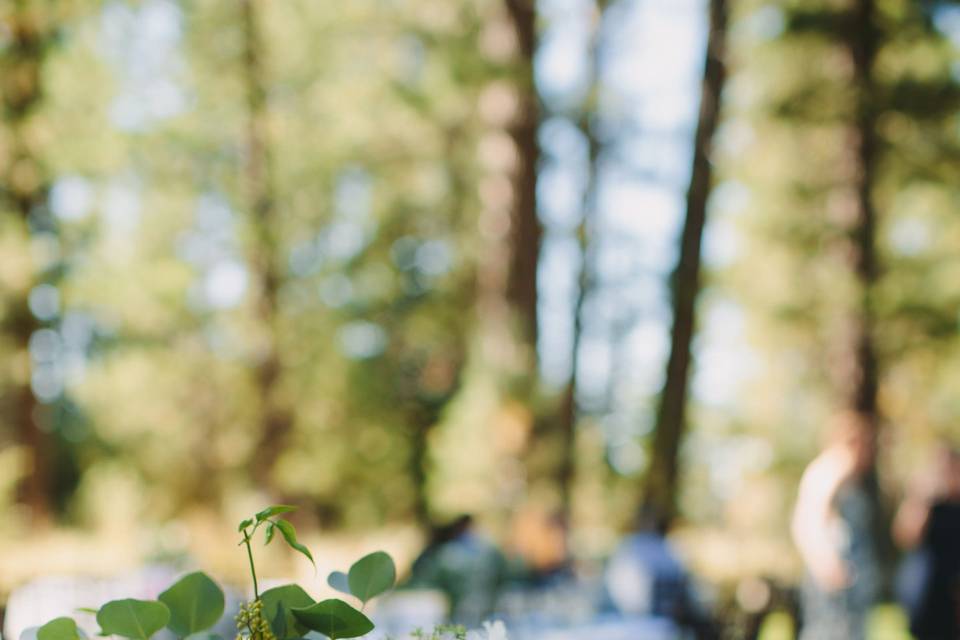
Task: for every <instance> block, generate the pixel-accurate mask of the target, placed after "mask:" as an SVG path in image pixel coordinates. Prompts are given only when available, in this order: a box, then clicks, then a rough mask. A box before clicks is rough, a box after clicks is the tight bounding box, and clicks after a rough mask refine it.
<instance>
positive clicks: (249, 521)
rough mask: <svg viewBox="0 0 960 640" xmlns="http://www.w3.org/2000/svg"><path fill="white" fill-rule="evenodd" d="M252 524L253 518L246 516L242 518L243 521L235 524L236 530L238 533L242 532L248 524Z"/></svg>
mask: <svg viewBox="0 0 960 640" xmlns="http://www.w3.org/2000/svg"><path fill="white" fill-rule="evenodd" d="M252 524H253V519H252V518H247V519H246V520H244V521H243V522H241V523H240V524H239V525H237V531H238V532H239V533H243V530H244V529H246V528H247V527H249V526H250V525H252Z"/></svg>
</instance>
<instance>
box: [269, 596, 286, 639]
mask: <svg viewBox="0 0 960 640" xmlns="http://www.w3.org/2000/svg"><path fill="white" fill-rule="evenodd" d="M270 628H271V629H273V635H275V636H276V637H278V638H286V637H287V608H286V607H285V606H283V602H282V601H281V602H278V603H277V615H275V616H273V617H272V618H270Z"/></svg>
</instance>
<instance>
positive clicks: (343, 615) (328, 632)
mask: <svg viewBox="0 0 960 640" xmlns="http://www.w3.org/2000/svg"><path fill="white" fill-rule="evenodd" d="M293 615H294V616H295V617H296V618H297V620H299V621H300V622H301V623H302V624H303V625H304V626H306V627H307V628H308V629H311V630H312V631H318V632H320V633H322V634H323V635H325V636H327V637H328V638H330V639H331V640H338V639H339V638H357V637H359V636H362V635H364V634H367V633H370V632H371V631H373V623H372V622H371V621H370V619H369V618H368V617H367V616H365V615H363V614H362V613H360V612H359V611H357V610H356V609H354V608H353V607H351V606H350V605H349V604H347V603H346V602H344V601H343V600H337V599H330V600H324V601H323V602H318V603H317V604H315V605H312V606H310V607H307V608H305V609H294V610H293Z"/></svg>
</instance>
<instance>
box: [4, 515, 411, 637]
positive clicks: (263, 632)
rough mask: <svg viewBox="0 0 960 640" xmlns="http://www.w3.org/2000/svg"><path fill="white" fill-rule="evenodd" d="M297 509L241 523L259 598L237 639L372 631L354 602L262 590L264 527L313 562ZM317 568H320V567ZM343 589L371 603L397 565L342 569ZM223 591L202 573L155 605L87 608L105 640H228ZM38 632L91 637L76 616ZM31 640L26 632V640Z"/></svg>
mask: <svg viewBox="0 0 960 640" xmlns="http://www.w3.org/2000/svg"><path fill="white" fill-rule="evenodd" d="M295 509H296V507H291V506H288V505H274V506H272V507H267V508H266V509H264V510H262V511H260V512H259V513H257V514H255V515H254V516H253V517H252V518H248V519H246V520H244V521H243V522H241V523H240V525H239V526H238V527H237V531H238V532H239V533H240V535H241V540H240V545H242V546H244V547H246V551H247V560H248V561H249V562H250V577H251V578H253V594H254V599H253V601H252V602H249V603H247V604H245V605H243V606H242V607H241V609H240V613H239V615H238V616H237V619H236V622H237V640H301V639H302V638H303V637H304V636H305V635H306V634H308V633H309V632H311V631H315V632H318V633H322V634H323V635H325V636H326V637H328V638H330V640H340V638H357V637H360V636H362V635H365V634H367V633H369V632H371V631H373V628H374V625H373V622H372V621H371V620H370V619H369V618H367V616H365V615H364V614H363V612H362V611H358V610H357V609H355V608H354V607H353V606H352V605H350V604H347V603H346V602H344V601H343V600H339V599H337V598H329V599H327V600H323V601H321V602H315V601H314V600H313V598H311V597H310V595H309V594H307V592H306V591H304V590H303V589H302V588H300V587H299V586H297V585H295V584H286V585H282V586H279V587H274V588H272V589H268V590H267V591H264V592H263V593H260V587H259V585H258V584H257V569H256V566H255V565H254V562H253V546H252V545H251V542H252V541H253V536H254V534H255V533H256V532H257V529H259V528H260V527H263V528H264V535H265V539H264V544H270V542H271V541H272V540H273V537H274V535H275V533H276V532H277V531H279V532H280V535H282V536H283V539H284V540H285V541H286V543H287V544H288V545H289V546H290V547H291V548H292V549H294V550H295V551H297V552H298V553H302V554H303V555H304V556H306V557H307V559H309V560H310V562H311V563H312V564H313V556H312V555H311V554H310V550H309V549H307V548H306V547H305V546H303V545H302V544H300V542H298V541H297V532H296V530H295V529H294V528H293V525H292V524H290V523H289V522H288V521H287V520H284V519H283V518H279V517H278V516H280V515H283V514H284V513H289V512H291V511H294V510H295ZM314 567H316V564H314ZM327 581H328V583H329V584H330V585H331V586H333V587H334V588H336V589H339V590H340V591H343V592H344V593H346V594H348V595H350V596H352V597H353V598H356V600H358V601H359V602H360V603H361V609H362V608H363V605H366V603H367V602H369V601H370V600H371V599H372V598H374V597H376V596H378V595H380V594H381V593H383V592H385V591H387V590H389V589H391V588H392V587H393V585H394V582H395V581H396V567H395V566H394V564H393V560H392V559H391V558H390V556H388V555H387V554H386V553H384V552H382V551H375V552H374V553H371V554H369V555H366V556H364V557H363V558H361V559H360V560H358V561H357V562H355V563H354V564H353V566H351V567H350V571H349V572H348V573H342V572H339V571H335V572H333V573H332V574H330V577H329V578H328V579H327ZM224 604H225V599H224V593H223V590H222V589H221V588H220V587H219V586H218V585H217V583H216V582H214V581H213V580H212V579H211V578H210V576H208V575H207V574H205V573H202V572H199V571H198V572H195V573H191V574H188V575H185V576H183V577H182V578H180V580H178V581H177V582H175V583H174V584H173V585H171V586H170V588H169V589H167V590H166V591H164V592H163V593H161V594H160V595H159V596H158V597H157V599H156V600H136V599H133V598H125V599H122V600H111V601H110V602H108V603H106V604H104V605H103V606H102V607H100V608H99V609H83V611H86V612H88V613H94V614H96V617H97V624H99V625H100V634H99V635H101V636H117V637H120V638H126V639H128V640H151V639H152V638H153V636H154V635H155V634H156V633H158V632H159V631H161V630H163V629H167V630H168V631H169V632H170V633H172V634H173V635H174V636H176V637H177V638H187V637H191V638H196V639H197V640H200V635H199V634H203V635H204V638H203V640H221V638H220V636H218V635H215V634H213V633H210V632H209V630H210V629H211V628H213V627H214V626H215V625H216V624H217V623H218V622H219V621H220V618H221V617H222V616H223V611H224ZM32 631H35V632H36V640H86V638H87V636H86V634H84V633H83V631H82V630H81V629H80V627H79V626H78V625H77V623H76V621H75V620H73V619H72V618H67V617H64V618H56V619H54V620H51V621H50V622H48V623H46V624H45V625H43V626H41V627H39V628H35V629H32V630H28V632H32ZM27 637H29V636H28V635H27V632H24V635H23V636H21V639H20V640H25V638H27Z"/></svg>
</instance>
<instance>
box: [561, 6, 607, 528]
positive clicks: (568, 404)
mask: <svg viewBox="0 0 960 640" xmlns="http://www.w3.org/2000/svg"><path fill="white" fill-rule="evenodd" d="M606 7H607V0H596V6H595V12H596V13H595V15H594V21H595V22H594V29H593V34H592V36H591V44H590V51H589V54H588V55H589V56H590V91H588V93H587V100H586V103H585V104H584V105H583V108H582V113H581V114H580V122H579V127H580V131H581V133H582V134H583V136H584V138H586V140H587V149H588V167H587V172H588V175H587V184H586V186H585V187H584V194H583V212H582V217H581V219H580V226H579V228H578V230H577V242H578V245H579V248H580V266H579V269H578V272H577V295H576V298H575V299H574V304H573V336H572V337H571V344H570V378H569V379H568V380H567V384H566V387H565V388H564V391H563V398H562V400H561V403H560V414H559V418H560V419H559V423H560V425H559V426H560V437H561V450H560V451H561V453H560V466H559V470H558V473H557V486H558V487H559V488H560V509H561V513H562V516H563V517H564V519H565V521H566V522H570V521H571V520H570V517H571V515H572V507H573V504H572V503H573V484H574V480H575V476H576V446H577V442H576V440H577V422H578V420H579V418H580V415H579V407H578V406H577V370H578V369H579V367H580V344H581V342H582V337H583V307H584V304H585V303H586V301H587V299H588V298H589V297H590V293H591V289H592V287H593V283H594V269H593V264H592V263H593V259H592V255H591V246H590V241H591V238H592V237H593V234H594V231H595V230H594V228H593V225H594V223H595V216H596V210H597V182H598V178H599V176H598V166H597V165H598V162H599V159H600V141H599V140H598V139H597V135H596V131H595V130H594V127H593V124H592V122H593V119H594V118H595V117H596V115H597V114H596V113H595V107H596V100H595V98H596V95H597V93H598V91H599V84H600V78H599V75H600V61H599V48H600V41H601V36H602V28H603V15H604V11H606Z"/></svg>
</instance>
